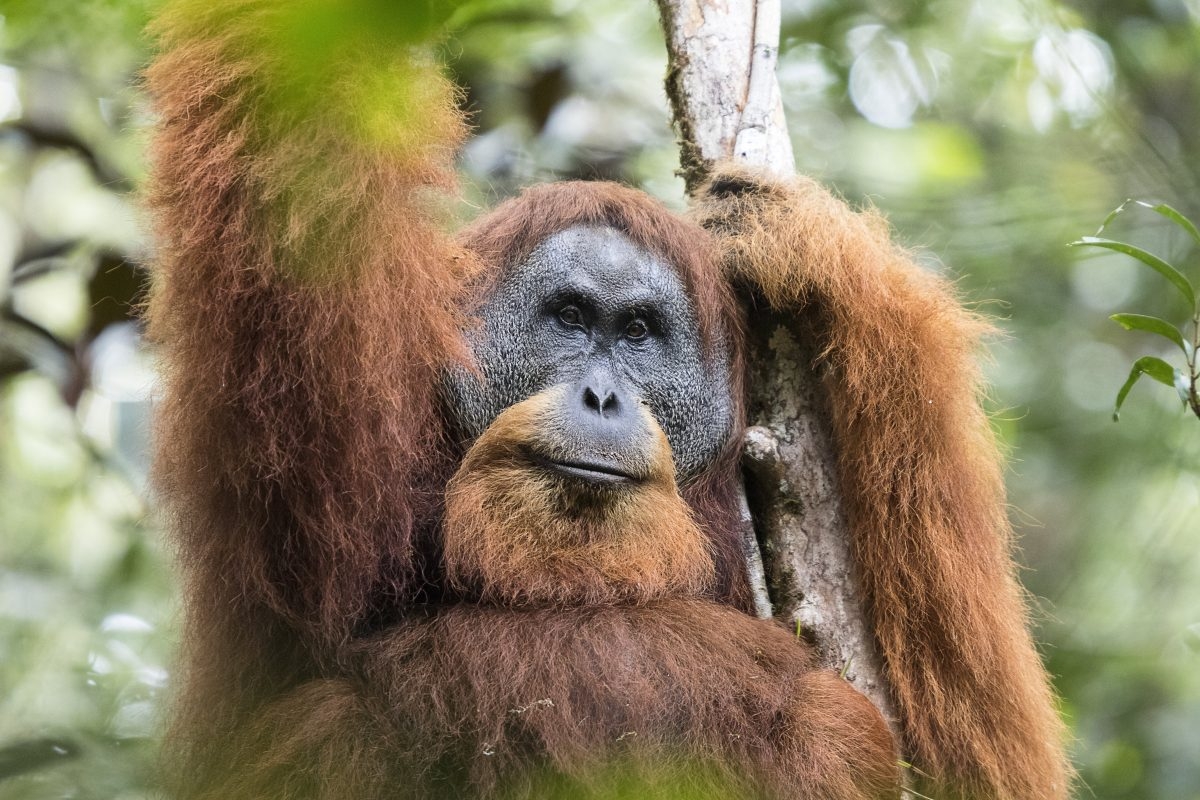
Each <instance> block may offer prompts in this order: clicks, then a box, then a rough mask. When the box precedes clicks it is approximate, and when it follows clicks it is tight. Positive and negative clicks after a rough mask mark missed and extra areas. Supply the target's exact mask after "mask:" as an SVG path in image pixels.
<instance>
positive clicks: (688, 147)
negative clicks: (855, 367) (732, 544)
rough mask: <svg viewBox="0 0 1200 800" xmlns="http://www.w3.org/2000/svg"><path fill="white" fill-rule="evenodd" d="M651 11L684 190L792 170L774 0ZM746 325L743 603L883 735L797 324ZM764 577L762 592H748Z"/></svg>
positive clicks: (826, 430) (675, 3) (821, 399)
mask: <svg viewBox="0 0 1200 800" xmlns="http://www.w3.org/2000/svg"><path fill="white" fill-rule="evenodd" d="M658 5H659V11H660V13H661V17H662V25H663V30H664V32H665V34H666V39H667V52H668V72H667V94H668V96H669V98H670V100H671V105H672V111H673V114H674V118H675V124H676V126H677V128H678V131H679V134H680V138H681V142H680V150H681V156H680V163H681V174H682V175H683V177H684V180H685V182H686V184H687V188H688V192H689V193H692V192H694V191H695V190H696V189H697V188H698V187H699V185H700V184H701V182H702V181H703V180H704V178H705V176H706V175H707V174H708V172H709V170H710V168H711V165H712V164H713V162H715V161H721V160H728V159H730V158H734V159H736V160H740V161H742V162H744V163H746V164H749V165H752V166H756V167H761V168H765V169H766V170H768V171H770V172H772V173H774V174H776V175H779V176H781V177H791V176H792V174H793V173H794V171H795V163H794V160H793V157H792V148H791V143H790V140H789V139H788V136H787V127H786V123H785V121H784V116H783V103H782V98H781V96H780V91H779V83H778V81H777V80H776V77H775V65H776V61H777V58H778V45H779V23H780V6H779V0H658ZM747 302H754V298H753V297H750V296H748V297H747ZM749 316H750V321H749V376H748V377H749V382H748V383H749V388H748V392H749V397H748V407H747V410H748V415H749V423H750V426H751V427H750V428H749V430H748V431H747V433H746V439H745V443H744V458H743V465H744V471H745V473H746V480H747V495H748V501H749V502H748V513H747V514H746V518H747V520H746V521H747V525H746V531H745V540H746V544H747V553H748V558H747V565H748V569H749V572H750V575H751V580H752V582H756V583H757V584H758V585H757V586H756V605H757V606H758V608H759V609H760V615H762V616H768V615H771V614H773V615H774V616H775V617H776V618H777V619H781V620H785V621H786V622H787V623H788V624H789V625H790V626H794V627H795V629H796V630H797V633H798V635H800V636H801V637H803V638H804V639H806V640H807V641H809V642H811V643H812V644H813V645H814V646H815V647H816V648H817V651H818V653H819V654H820V656H821V658H822V660H823V661H824V662H825V664H827V665H828V666H831V667H833V668H835V669H839V670H844V674H845V676H846V678H847V679H848V680H850V681H851V682H852V683H853V684H854V685H855V686H856V687H857V688H858V689H859V690H860V691H861V692H862V693H863V694H865V695H866V696H867V697H869V698H870V699H871V700H872V702H874V703H875V705H876V706H877V707H878V708H879V710H880V711H881V712H882V713H883V716H884V718H885V719H887V720H888V721H889V724H891V725H893V728H894V726H895V719H896V716H895V714H894V712H893V706H892V702H891V699H890V696H889V692H888V688H887V686H886V684H885V682H884V678H883V671H882V668H881V661H880V658H879V654H878V651H877V648H876V646H875V642H874V639H873V638H872V635H871V628H870V626H869V625H868V623H867V620H866V617H865V614H864V611H863V607H862V603H861V597H862V595H861V592H860V591H859V588H858V578H857V575H856V573H855V568H854V564H853V559H852V558H851V555H850V531H849V528H848V525H847V523H846V518H845V515H844V513H843V511H842V505H841V500H840V494H839V489H838V481H837V470H836V466H835V456H834V448H833V441H832V437H831V435H830V426H829V419H828V414H827V413H826V411H825V405H824V404H825V401H826V398H825V396H824V392H823V391H822V390H821V385H820V382H819V381H818V378H817V376H816V375H815V374H814V371H813V368H812V364H813V359H814V357H815V352H814V350H813V345H812V337H811V336H808V335H806V328H807V326H806V323H805V320H804V318H803V314H799V315H797V314H782V313H775V312H771V313H763V311H762V310H761V309H758V310H755V312H754V313H753V314H751V315H749ZM751 520H752V521H751ZM759 543H761V545H762V551H763V552H762V554H763V556H765V558H760V554H759V548H758V546H757V545H758V544H759ZM764 567H765V570H764ZM764 571H765V576H766V581H767V584H768V585H767V586H763V585H762V584H761V577H760V576H762V575H763V574H764Z"/></svg>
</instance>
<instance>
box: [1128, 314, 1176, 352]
mask: <svg viewBox="0 0 1200 800" xmlns="http://www.w3.org/2000/svg"><path fill="white" fill-rule="evenodd" d="M1109 319H1111V320H1112V321H1113V322H1115V323H1117V324H1118V325H1120V326H1121V327H1122V328H1124V329H1125V330H1127V331H1149V332H1150V333H1157V334H1158V335H1159V336H1161V337H1163V338H1164V339H1170V340H1171V341H1172V342H1174V343H1175V344H1176V346H1178V347H1179V349H1180V350H1182V351H1183V354H1184V356H1186V355H1187V352H1188V348H1187V344H1186V343H1185V342H1184V340H1183V334H1182V333H1180V332H1179V329H1178V328H1176V327H1175V326H1174V325H1172V324H1171V323H1169V322H1167V321H1166V320H1163V319H1159V318H1158V317H1147V316H1145V315H1144V314H1113V315H1112V316H1111V317H1109Z"/></svg>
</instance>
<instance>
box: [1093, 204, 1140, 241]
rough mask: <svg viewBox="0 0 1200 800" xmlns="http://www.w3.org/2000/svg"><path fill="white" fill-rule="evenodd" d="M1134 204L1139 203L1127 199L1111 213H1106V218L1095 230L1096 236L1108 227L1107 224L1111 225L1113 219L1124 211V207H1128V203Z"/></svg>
mask: <svg viewBox="0 0 1200 800" xmlns="http://www.w3.org/2000/svg"><path fill="white" fill-rule="evenodd" d="M1135 202H1139V201H1136V200H1134V199H1133V198H1127V199H1126V200H1125V202H1124V203H1121V205H1119V206H1117V207H1116V208H1114V209H1113V210H1112V211H1110V212H1108V216H1107V217H1105V218H1104V222H1101V223H1100V227H1099V228H1098V229H1097V230H1096V235H1097V236H1099V235H1100V234H1101V233H1103V232H1104V229H1105V228H1107V227H1108V226H1109V223H1111V222H1112V221H1113V220H1114V219H1116V218H1117V216H1118V215H1119V214H1120V213H1121V212H1122V211H1124V210H1125V206H1127V205H1129V204H1130V203H1135Z"/></svg>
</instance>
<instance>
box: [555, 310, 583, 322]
mask: <svg viewBox="0 0 1200 800" xmlns="http://www.w3.org/2000/svg"><path fill="white" fill-rule="evenodd" d="M558 321H559V322H561V323H562V324H563V325H567V326H570V327H576V326H578V325H582V324H583V312H581V311H580V310H579V309H578V308H576V307H575V306H563V307H562V308H561V309H559V311H558Z"/></svg>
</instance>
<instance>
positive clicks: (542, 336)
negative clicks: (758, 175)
mask: <svg viewBox="0 0 1200 800" xmlns="http://www.w3.org/2000/svg"><path fill="white" fill-rule="evenodd" d="M479 317H480V319H481V322H482V324H481V325H480V326H479V327H478V328H476V329H473V330H472V331H470V332H469V334H468V341H469V345H470V347H471V350H472V352H473V354H474V356H475V361H476V364H477V366H478V368H479V371H480V373H481V375H482V380H480V376H477V375H471V374H469V373H467V372H465V371H462V372H456V373H455V374H453V375H451V376H450V379H449V384H450V393H451V396H452V405H453V406H454V409H453V410H454V413H455V415H456V417H457V422H458V424H459V427H460V428H461V429H462V431H463V432H464V433H465V434H466V435H467V436H468V437H469V438H471V439H477V438H478V437H479V436H481V435H482V434H483V432H484V431H485V430H486V429H487V427H488V426H489V425H491V424H492V423H493V421H494V420H495V419H496V418H497V417H498V416H499V415H500V413H501V412H502V411H504V410H505V409H506V408H509V407H510V406H512V405H514V404H516V403H519V402H521V401H522V400H525V399H526V398H529V397H532V396H534V395H536V394H539V393H540V392H543V391H545V390H546V389H548V388H550V387H551V386H562V387H563V390H562V394H561V396H560V397H559V399H558V400H557V401H556V402H558V403H560V404H561V406H560V407H559V408H558V409H557V410H555V412H554V414H555V420H556V426H557V430H558V431H559V439H558V445H557V446H556V447H555V448H554V454H553V455H554V458H543V459H542V460H541V461H540V462H539V463H540V465H541V467H542V468H543V469H545V470H549V471H552V472H556V473H558V474H560V475H564V476H570V477H572V478H574V479H576V480H577V481H582V482H588V483H592V484H600V483H613V482H621V481H633V480H637V479H638V472H639V469H640V463H641V462H640V459H642V458H643V457H644V453H643V452H642V450H640V449H639V448H638V447H637V446H635V444H634V443H636V442H638V441H641V439H640V437H641V436H642V435H643V434H644V427H645V423H644V421H643V419H642V417H641V416H640V415H639V414H638V413H637V410H638V408H639V407H640V406H645V408H646V409H648V411H649V413H650V416H651V417H652V418H653V420H654V421H655V423H656V424H657V425H658V426H659V427H661V428H662V430H663V431H664V432H665V434H666V438H667V441H668V443H669V445H670V449H671V452H672V454H673V459H674V464H675V470H676V472H677V474H678V476H679V478H680V479H681V480H687V479H688V478H690V477H692V476H694V475H695V474H696V473H698V472H699V471H701V470H702V469H703V468H704V467H705V466H707V465H708V464H709V463H711V462H712V460H713V459H714V458H715V457H716V456H717V454H718V453H719V452H720V450H721V448H722V446H723V445H724V444H725V441H726V440H727V438H728V435H729V430H730V426H731V425H732V419H733V406H732V401H731V398H730V390H729V373H728V367H727V365H726V364H725V358H724V353H718V354H716V357H713V354H710V353H706V352H705V348H704V343H703V342H702V340H701V336H700V331H699V326H698V324H697V319H696V312H695V309H694V307H693V304H692V302H691V298H689V296H688V293H687V291H686V289H685V287H684V285H683V282H682V281H681V280H680V278H679V276H678V274H677V273H676V272H675V270H673V269H672V268H671V267H670V266H669V265H667V264H665V263H663V262H662V260H661V259H659V258H657V257H656V256H654V255H653V254H651V253H648V252H647V251H645V250H644V249H642V248H640V247H638V246H637V245H635V244H634V243H633V242H632V241H630V240H629V239H628V238H627V237H626V236H625V235H624V234H622V233H621V232H619V231H617V230H615V229H612V228H604V227H594V226H583V225H580V226H575V227H571V228H568V229H566V230H564V231H561V232H559V233H557V234H554V235H552V236H550V237H548V238H547V239H546V240H545V241H543V242H542V243H541V244H540V245H538V246H537V247H536V248H534V250H533V251H532V252H531V253H530V254H529V256H528V257H527V258H526V259H525V260H524V261H523V262H522V263H520V264H518V265H516V266H515V267H514V268H513V269H512V270H511V271H510V273H509V274H508V275H507V276H506V277H505V278H504V279H502V281H501V282H500V284H499V285H498V286H497V287H496V289H495V290H494V291H493V292H492V293H491V295H490V296H489V297H488V298H487V301H486V302H485V303H484V305H483V307H482V308H481V309H480V312H479ZM542 455H543V456H546V455H548V454H542Z"/></svg>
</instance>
